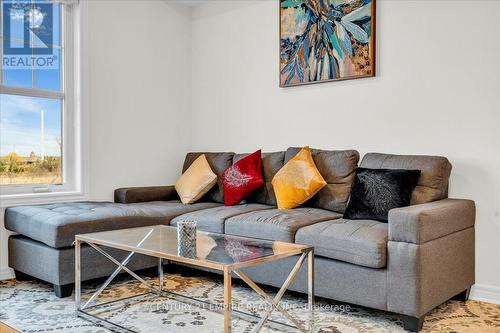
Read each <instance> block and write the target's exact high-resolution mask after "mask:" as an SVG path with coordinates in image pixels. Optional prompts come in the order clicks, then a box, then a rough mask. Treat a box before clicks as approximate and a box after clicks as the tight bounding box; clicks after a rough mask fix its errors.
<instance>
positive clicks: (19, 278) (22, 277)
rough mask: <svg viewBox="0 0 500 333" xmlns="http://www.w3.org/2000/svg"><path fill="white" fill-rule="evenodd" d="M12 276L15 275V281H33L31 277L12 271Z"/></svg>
mask: <svg viewBox="0 0 500 333" xmlns="http://www.w3.org/2000/svg"><path fill="white" fill-rule="evenodd" d="M14 274H15V275H16V280H17V281H29V280H33V277H31V276H30V275H28V274H25V273H23V272H20V271H16V270H14Z"/></svg>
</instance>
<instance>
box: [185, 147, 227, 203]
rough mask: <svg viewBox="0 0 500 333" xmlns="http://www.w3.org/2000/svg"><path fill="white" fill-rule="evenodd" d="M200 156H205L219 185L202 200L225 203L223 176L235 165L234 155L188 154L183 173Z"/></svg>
mask: <svg viewBox="0 0 500 333" xmlns="http://www.w3.org/2000/svg"><path fill="white" fill-rule="evenodd" d="M200 155H205V157H206V158H207V161H208V164H209V165H210V168H212V171H213V172H214V173H215V174H216V175H217V185H216V186H214V187H213V188H212V189H211V190H210V191H208V193H207V194H205V195H204V196H203V198H201V200H202V201H212V202H219V203H223V202H224V192H223V190H222V181H221V175H222V172H223V171H224V170H226V169H227V168H229V167H230V166H231V164H233V156H234V153H203V152H193V153H188V154H187V155H186V159H185V160H184V165H183V166H182V173H184V172H185V171H186V170H187V169H188V168H189V166H190V165H191V164H192V163H193V162H194V161H195V160H196V159H197V158H198V157H199V156H200Z"/></svg>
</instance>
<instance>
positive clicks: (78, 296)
mask: <svg viewBox="0 0 500 333" xmlns="http://www.w3.org/2000/svg"><path fill="white" fill-rule="evenodd" d="M142 229H143V228H142ZM153 231H154V229H153V228H152V229H151V230H150V231H149V232H148V233H146V235H145V236H144V238H143V239H142V240H141V241H139V242H138V244H137V245H136V246H129V245H123V244H118V243H116V244H110V243H109V242H104V241H100V240H98V239H94V238H92V237H87V236H86V235H77V236H76V237H75V242H74V246H75V306H76V315H77V316H79V317H81V318H84V319H86V320H89V321H92V322H95V323H98V324H101V325H103V326H105V327H108V328H112V329H114V330H116V329H118V330H119V331H123V332H135V331H133V330H131V329H129V328H126V327H124V326H122V325H120V324H117V323H113V322H112V321H110V320H107V319H104V318H101V317H98V316H97V315H94V314H92V313H90V312H89V310H91V309H96V308H99V307H102V306H105V305H109V304H111V303H116V302H121V301H125V300H128V299H132V298H136V297H140V296H144V295H147V294H155V295H156V296H159V297H165V298H168V299H173V300H176V301H180V302H182V303H184V304H190V305H195V306H198V307H201V308H204V309H209V310H211V311H214V310H215V311H216V312H220V313H223V315H224V330H223V332H224V333H229V332H231V319H232V314H233V313H234V314H236V315H238V316H239V317H242V318H243V319H246V320H249V321H257V320H258V322H257V324H256V326H255V327H254V329H253V330H252V332H254V333H255V332H259V331H260V330H261V329H262V327H263V326H264V324H266V323H269V324H273V325H282V326H285V327H288V328H295V329H298V330H299V331H301V332H313V331H314V249H313V248H312V247H309V246H299V247H298V248H297V249H296V250H294V251H289V252H288V253H286V254H279V255H271V256H266V257H262V258H257V259H253V260H249V261H243V262H238V263H234V264H218V263H213V264H207V263H205V262H203V263H200V262H199V261H197V260H195V259H191V258H185V257H180V256H177V255H172V254H166V253H159V252H158V253H152V251H150V250H148V251H143V250H142V249H141V245H142V243H143V242H144V241H145V240H146V239H147V238H148V237H149V236H150V235H151V233H153ZM108 233H109V232H108ZM88 235H97V233H96V234H88ZM82 243H86V244H88V245H89V246H91V247H92V248H93V249H95V250H96V251H97V252H99V253H100V254H101V255H103V256H104V257H106V258H107V259H109V260H110V261H111V262H113V263H114V264H115V265H116V266H117V268H116V270H115V271H114V272H113V273H112V274H111V275H110V276H109V277H108V278H107V279H106V281H105V282H104V283H103V284H102V285H101V286H100V287H99V288H98V289H97V290H96V291H95V292H94V293H93V294H92V295H91V296H90V297H89V298H88V299H85V300H83V299H82V290H81V245H82ZM99 245H101V246H106V247H111V248H118V249H121V250H126V251H127V250H128V251H129V252H130V253H129V254H128V255H127V256H126V257H125V259H123V260H122V261H121V262H120V261H118V260H116V259H115V258H113V257H112V256H111V255H110V254H109V253H107V252H106V251H105V250H103V249H102V248H101V247H100V246H99ZM136 253H140V254H145V255H149V256H154V257H157V258H158V275H159V277H158V279H159V287H155V286H153V285H152V284H150V283H149V282H147V281H146V280H144V279H143V278H141V277H140V276H139V275H137V274H136V273H134V272H133V271H132V270H130V269H129V268H128V267H127V264H128V263H129V262H130V260H131V259H132V258H133V256H134V255H135V254H136ZM297 255H299V258H298V260H297V262H296V264H295V265H294V267H293V268H292V270H291V271H290V273H289V275H288V277H287V278H286V280H285V281H284V283H283V285H282V286H281V288H280V289H279V291H278V293H277V294H276V295H275V297H274V298H272V297H271V296H269V295H268V294H267V293H266V292H265V291H264V290H262V289H261V288H260V287H259V286H258V285H257V284H256V283H255V282H253V281H252V280H251V279H250V278H249V277H248V276H247V275H245V274H244V273H243V272H242V271H241V268H244V267H250V266H255V265H258V264H261V263H264V262H271V261H275V260H280V259H284V258H289V257H292V256H297ZM306 259H307V279H308V282H307V283H308V288H307V290H308V304H307V311H308V314H309V320H308V321H309V325H304V324H303V323H301V322H300V321H299V320H297V319H296V318H295V317H293V316H292V315H291V314H290V313H289V312H288V311H287V310H286V309H285V308H283V306H281V304H280V302H281V299H282V297H283V295H284V294H285V292H286V291H287V289H288V288H289V286H290V285H291V283H292V282H293V281H294V280H295V278H296V276H297V274H298V272H299V270H300V268H301V267H302V264H303V263H304V261H306ZM165 260H166V261H172V262H180V263H188V264H191V265H195V266H199V267H205V268H206V267H209V268H215V269H218V270H220V271H221V272H222V273H223V276H224V304H223V305H220V304H214V303H210V302H207V301H204V300H199V299H195V298H192V297H190V296H187V295H182V294H178V293H175V292H172V291H168V290H165V289H163V285H164V263H165V262H164V261H165ZM122 270H123V271H125V272H127V273H128V274H130V275H131V276H132V277H133V278H134V279H136V280H137V281H139V282H141V283H142V284H143V285H145V286H146V287H147V288H148V289H149V291H148V292H146V293H142V294H138V295H134V296H129V297H125V298H121V299H116V300H112V301H109V302H104V303H97V304H95V303H96V301H97V299H98V297H99V295H100V294H101V293H102V292H103V291H104V290H105V289H106V287H108V285H109V284H110V283H111V282H112V281H113V279H114V278H115V277H116V276H117V275H118V274H119V273H120V272H121V271H122ZM233 274H235V275H236V276H238V277H239V278H240V279H241V280H243V281H244V282H245V283H246V284H247V285H248V286H250V287H251V288H252V289H253V290H254V291H255V292H256V293H257V294H258V295H259V296H260V297H261V298H262V299H263V300H264V301H265V302H266V303H267V305H268V306H270V307H269V308H268V309H266V311H265V312H264V314H263V315H262V316H258V315H255V314H252V313H248V312H244V311H241V310H238V309H234V308H233V305H232V275H233ZM273 311H278V312H279V313H281V314H282V315H283V316H284V317H285V318H287V319H288V320H289V321H290V322H291V323H293V325H290V324H287V323H284V322H281V321H276V320H272V319H269V316H270V315H271V313H272V312H273ZM306 326H307V327H306Z"/></svg>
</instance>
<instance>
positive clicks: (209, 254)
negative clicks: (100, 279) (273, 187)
mask: <svg viewBox="0 0 500 333" xmlns="http://www.w3.org/2000/svg"><path fill="white" fill-rule="evenodd" d="M76 240H79V241H83V242H88V243H93V244H99V245H103V246H108V247H112V248H117V249H122V250H126V251H131V252H136V253H141V254H145V255H150V256H155V257H158V258H164V259H169V260H173V261H177V262H184V263H190V264H194V265H197V266H202V267H208V268H213V269H219V270H223V269H224V268H226V267H233V268H240V267H245V266H252V265H256V264H259V263H262V262H268V261H273V260H278V259H282V258H286V257H291V256H294V255H298V254H301V253H303V252H304V251H306V250H309V249H311V247H310V246H306V245H300V244H294V243H286V242H278V241H268V240H260V239H255V238H246V237H239V236H233V235H224V234H215V233H208V232H203V231H197V233H196V242H195V243H196V245H195V244H194V243H193V244H192V245H188V246H192V248H190V249H188V250H191V251H186V248H185V246H186V245H185V244H178V241H177V228H175V227H169V226H164V225H158V226H151V227H140V228H131V229H121V230H113V231H104V232H97V233H90V234H81V235H76ZM193 247H194V249H193ZM186 253H191V255H186Z"/></svg>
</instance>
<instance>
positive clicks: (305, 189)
mask: <svg viewBox="0 0 500 333" xmlns="http://www.w3.org/2000/svg"><path fill="white" fill-rule="evenodd" d="M272 184H273V188H274V193H275V194H276V200H277V201H278V208H279V209H290V208H295V207H298V206H300V205H302V204H303V203H304V202H306V201H307V200H309V199H311V198H312V197H313V196H314V195H315V194H316V193H317V192H318V191H319V190H321V189H322V188H323V187H324V186H325V185H326V182H325V180H324V179H323V177H322V176H321V174H320V173H319V171H318V168H316V164H314V161H313V158H312V155H311V150H310V149H309V147H304V148H302V149H301V150H300V151H299V152H298V153H297V155H295V156H294V157H293V158H292V159H291V160H290V161H288V163H287V164H285V165H284V166H283V167H282V168H281V169H280V170H279V171H278V172H277V173H276V175H275V176H274V178H273V180H272Z"/></svg>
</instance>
